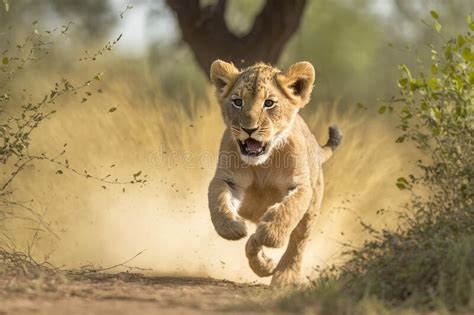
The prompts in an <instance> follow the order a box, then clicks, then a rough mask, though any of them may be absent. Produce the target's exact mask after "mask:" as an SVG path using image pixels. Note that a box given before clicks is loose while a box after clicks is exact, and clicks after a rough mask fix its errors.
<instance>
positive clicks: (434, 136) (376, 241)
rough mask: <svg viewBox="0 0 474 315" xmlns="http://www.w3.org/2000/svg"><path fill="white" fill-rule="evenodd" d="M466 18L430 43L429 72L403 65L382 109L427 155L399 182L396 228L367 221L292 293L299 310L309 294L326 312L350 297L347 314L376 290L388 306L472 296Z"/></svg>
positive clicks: (470, 78)
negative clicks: (400, 209) (395, 93)
mask: <svg viewBox="0 0 474 315" xmlns="http://www.w3.org/2000/svg"><path fill="white" fill-rule="evenodd" d="M432 17H433V19H434V22H435V24H434V28H435V31H436V32H438V33H440V36H441V37H442V35H441V24H440V22H439V17H438V14H437V13H436V12H432ZM468 27H469V30H468V31H467V32H466V33H464V34H460V35H458V36H456V37H454V38H451V39H449V40H445V41H443V43H442V44H441V45H439V46H436V45H431V46H430V50H431V64H429V67H428V69H429V71H428V73H425V72H420V73H419V75H418V76H414V75H413V74H412V73H411V71H410V69H409V68H408V67H407V66H405V65H401V66H400V69H401V73H402V77H401V78H400V79H399V80H398V87H399V90H400V96H399V97H398V98H394V99H393V100H392V101H391V102H390V103H388V104H384V105H383V106H382V107H380V109H379V112H380V113H382V114H383V113H392V114H396V115H397V116H398V118H399V121H400V123H399V126H398V128H399V130H400V131H401V135H400V137H398V138H397V139H396V142H398V143H403V142H406V141H409V142H411V143H414V144H415V145H416V147H417V148H418V149H419V151H420V152H421V153H422V154H423V156H424V158H423V159H422V160H418V161H417V165H418V167H419V170H420V172H419V174H417V175H413V174H412V175H409V176H407V178H405V177H400V178H398V180H397V182H396V186H397V187H398V188H399V189H401V190H405V191H407V192H409V193H410V194H411V196H412V199H411V202H410V203H409V204H408V205H407V210H409V211H407V212H404V214H402V217H401V222H400V227H399V228H398V229H396V230H382V231H376V230H374V229H372V228H371V227H370V226H366V228H367V229H368V231H369V232H370V234H371V235H372V236H373V238H372V239H371V240H369V241H366V242H365V243H364V244H363V246H361V248H359V249H356V250H351V251H348V252H346V253H345V255H347V257H348V259H347V261H346V262H345V263H344V264H343V265H342V266H340V267H338V268H332V269H330V270H326V271H324V272H323V273H322V275H321V277H320V279H318V280H317V282H315V283H314V288H313V289H312V290H310V291H309V292H305V293H304V294H303V295H299V294H298V297H299V299H302V298H303V300H304V301H305V303H300V305H302V306H301V307H299V308H300V309H301V308H304V307H305V306H304V305H307V304H308V303H309V304H311V303H313V304H315V305H320V306H321V307H322V308H323V309H322V311H323V313H328V314H329V313H331V311H332V310H338V309H339V308H338V307H336V306H337V305H341V304H340V303H339V304H338V302H337V301H338V300H341V301H342V304H344V303H346V302H347V301H351V303H352V306H353V307H352V308H351V307H347V306H344V307H343V310H342V311H341V312H342V313H353V312H355V311H354V310H356V309H357V308H354V306H355V305H358V306H360V305H361V303H363V301H366V300H367V299H368V298H373V297H375V298H376V299H378V300H379V301H381V302H382V303H383V304H384V305H385V306H389V307H400V306H403V307H407V306H414V307H417V308H422V309H423V308H425V309H426V308H428V309H433V308H438V309H444V308H448V309H451V310H464V309H466V308H468V307H469V306H470V303H472V302H473V298H474V204H473V195H474V163H473V162H474V117H473V107H474V63H473V61H474V52H473V47H474V37H473V34H472V32H473V31H474V22H472V20H471V19H470V18H468ZM334 283H336V288H338V289H337V292H338V294H339V297H337V298H336V301H334V294H332V296H333V297H332V298H330V299H329V300H330V301H332V302H327V301H326V300H327V294H326V293H324V292H325V289H324V288H328V285H329V288H334ZM322 289H324V290H322ZM330 292H332V291H331V290H330ZM330 295H331V294H330ZM291 298H292V299H293V298H294V297H291ZM328 303H329V304H328ZM290 304H291V303H290ZM284 305H288V300H286V304H284ZM325 305H329V306H330V307H327V308H325ZM471 307H472V305H471ZM331 309H332V310H331ZM349 309H352V311H347V310H349Z"/></svg>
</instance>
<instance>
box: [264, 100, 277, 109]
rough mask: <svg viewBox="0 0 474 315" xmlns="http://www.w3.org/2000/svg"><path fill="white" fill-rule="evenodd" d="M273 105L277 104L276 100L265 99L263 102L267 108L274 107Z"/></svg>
mask: <svg viewBox="0 0 474 315" xmlns="http://www.w3.org/2000/svg"><path fill="white" fill-rule="evenodd" d="M273 106H275V101H274V100H265V102H264V103H263V107H265V108H272V107H273Z"/></svg>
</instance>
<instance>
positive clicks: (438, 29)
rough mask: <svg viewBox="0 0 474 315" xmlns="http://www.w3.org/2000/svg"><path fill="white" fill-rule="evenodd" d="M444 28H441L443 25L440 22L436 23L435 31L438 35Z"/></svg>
mask: <svg viewBox="0 0 474 315" xmlns="http://www.w3.org/2000/svg"><path fill="white" fill-rule="evenodd" d="M442 28H443V27H442V26H441V24H439V22H438V21H436V22H435V30H436V31H437V32H438V33H441V29H442Z"/></svg>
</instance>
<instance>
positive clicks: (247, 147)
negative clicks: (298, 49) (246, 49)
mask: <svg viewBox="0 0 474 315" xmlns="http://www.w3.org/2000/svg"><path fill="white" fill-rule="evenodd" d="M210 74H211V81H212V82H213V84H214V85H215V86H216V95H217V99H218V101H219V103H220V105H221V107H222V113H223V116H224V121H225V123H226V124H227V126H228V127H229V129H230V131H231V134H232V137H233V139H234V141H235V144H236V146H237V147H238V149H239V151H240V156H241V158H242V159H243V161H245V162H246V163H248V164H253V165H258V164H261V163H264V162H265V161H266V160H267V159H268V157H269V156H270V155H271V153H272V151H273V150H274V149H275V148H276V147H278V146H279V145H281V144H282V143H284V141H285V140H286V137H287V134H288V132H289V130H290V128H291V126H292V124H293V121H294V118H295V116H296V113H297V112H298V110H299V109H300V108H302V107H303V106H304V105H306V104H307V103H308V101H309V98H310V94H311V90H312V88H313V83H314V77H315V74H314V68H313V66H312V65H311V64H310V63H308V62H298V63H296V64H294V65H292V66H291V67H290V68H289V69H288V71H286V72H282V71H280V70H278V69H276V68H273V67H271V66H269V65H266V64H256V65H254V66H252V67H249V68H246V69H244V70H242V71H239V70H238V69H237V68H235V67H234V65H233V64H230V63H226V62H224V61H221V60H216V61H214V63H213V64H212V65H211V73H210Z"/></svg>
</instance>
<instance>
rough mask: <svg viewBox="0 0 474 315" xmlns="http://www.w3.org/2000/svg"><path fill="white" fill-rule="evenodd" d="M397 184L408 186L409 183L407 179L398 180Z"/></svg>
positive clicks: (400, 178)
mask: <svg viewBox="0 0 474 315" xmlns="http://www.w3.org/2000/svg"><path fill="white" fill-rule="evenodd" d="M397 182H399V183H402V184H405V185H408V181H407V180H406V179H405V177H399V178H397Z"/></svg>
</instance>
